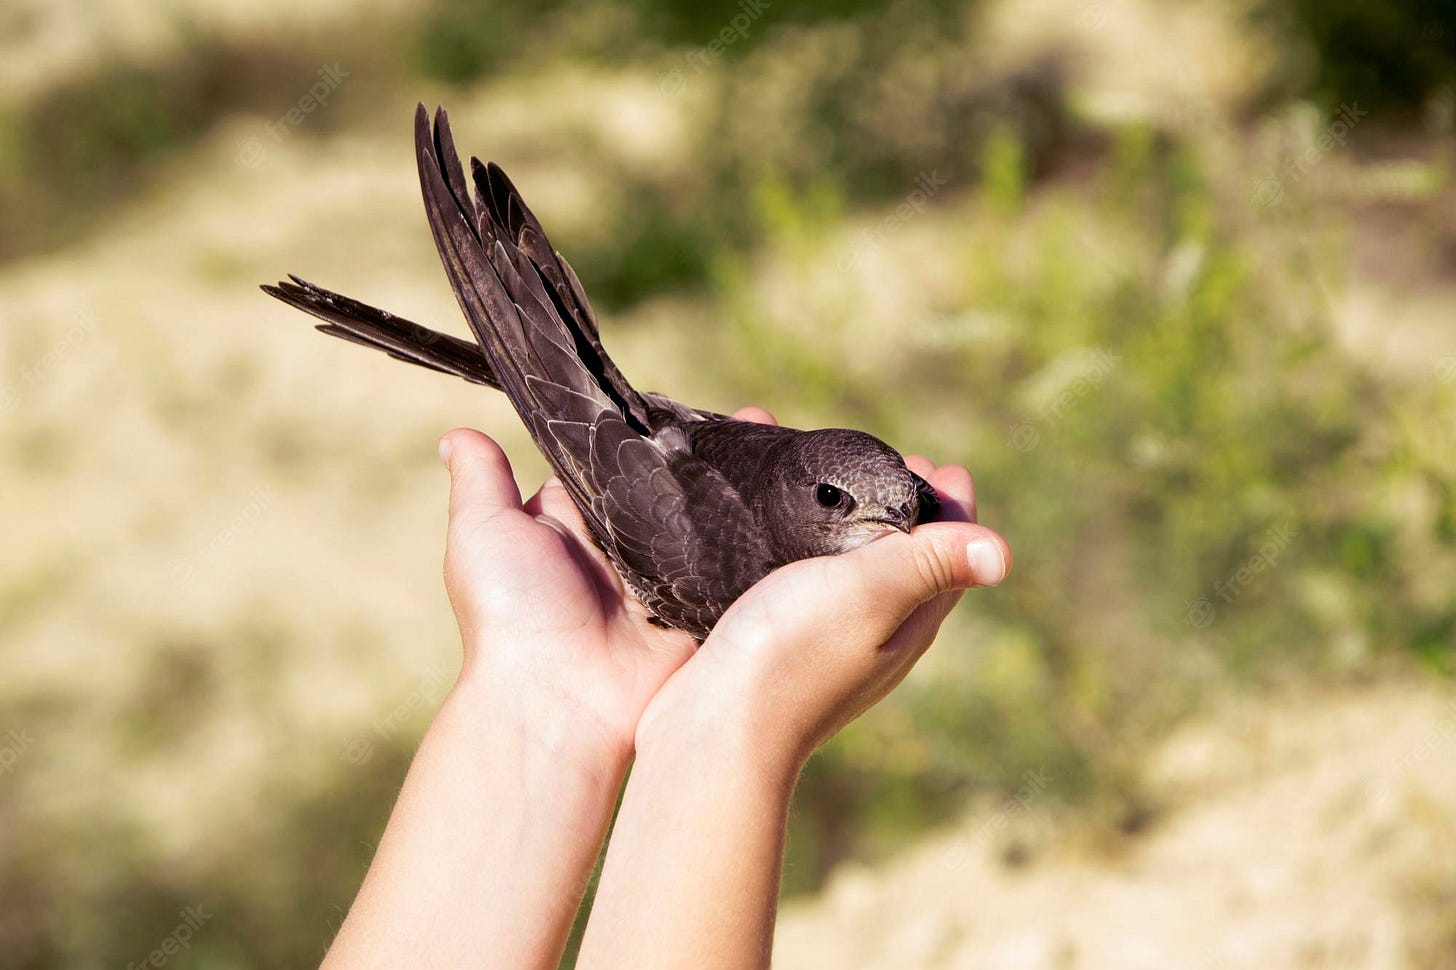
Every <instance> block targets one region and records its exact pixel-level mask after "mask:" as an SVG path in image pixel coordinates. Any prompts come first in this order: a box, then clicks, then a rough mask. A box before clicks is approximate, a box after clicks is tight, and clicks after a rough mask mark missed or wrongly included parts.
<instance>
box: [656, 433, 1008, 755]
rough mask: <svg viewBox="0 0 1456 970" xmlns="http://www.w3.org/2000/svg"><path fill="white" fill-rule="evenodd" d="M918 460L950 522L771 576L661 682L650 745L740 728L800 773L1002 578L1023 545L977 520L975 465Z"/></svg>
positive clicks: (761, 749)
mask: <svg viewBox="0 0 1456 970" xmlns="http://www.w3.org/2000/svg"><path fill="white" fill-rule="evenodd" d="M907 464H909V465H910V467H911V469H912V470H913V471H914V472H916V474H918V475H920V476H921V477H922V478H925V479H926V480H927V481H929V482H930V483H931V484H932V485H934V486H935V488H936V491H937V492H938V493H939V495H940V500H941V505H942V511H941V520H942V521H938V522H932V523H927V524H925V525H921V526H917V527H915V528H914V529H913V530H912V531H911V532H910V534H909V535H905V534H903V533H899V532H893V533H890V534H888V535H886V536H885V537H884V538H881V539H877V540H875V541H873V542H871V543H870V544H868V545H866V546H863V547H861V548H859V549H856V550H854V551H852V552H848V553H845V554H843V555H839V556H826V557H821V558H817V559H806V560H803V561H800V562H794V563H790V564H789V565H787V566H784V567H782V568H780V569H778V570H776V571H775V572H773V573H771V574H770V575H769V576H767V577H765V578H764V579H763V580H762V581H761V582H759V583H758V585H756V586H754V587H753V588H752V589H750V590H749V591H748V592H747V593H745V594H744V595H743V597H742V598H741V599H739V600H738V602H736V603H734V604H733V606H732V607H731V608H729V610H728V611H727V612H726V613H725V614H724V615H723V618H722V619H721V620H719V621H718V625H717V626H716V627H715V628H714V630H713V633H712V635H711V636H709V637H708V639H707V640H706V641H705V642H704V643H703V646H702V648H701V649H700V650H699V651H698V653H697V655H696V656H694V657H693V658H692V660H691V661H689V662H688V663H687V664H686V665H685V666H684V667H683V669H682V670H680V671H679V672H678V673H677V674H675V675H674V676H673V678H672V679H671V680H670V681H668V683H667V684H666V685H665V686H664V688H663V689H662V690H661V691H660V692H659V693H658V696H657V697H656V698H655V699H654V700H653V703H652V705H651V706H650V707H649V708H648V710H647V712H646V713H645V714H644V716H643V720H642V724H641V725H640V726H639V728H638V734H637V740H638V745H639V747H641V746H644V745H650V744H652V743H653V741H654V740H656V739H658V738H660V737H661V735H662V734H663V733H674V734H679V735H681V734H687V735H688V736H692V737H701V738H713V737H716V738H724V737H726V738H727V740H728V743H729V744H730V745H747V746H748V747H749V748H751V750H752V751H754V752H756V753H757V756H760V757H763V758H764V759H765V760H766V761H771V762H773V763H775V764H777V765H779V766H781V767H782V768H784V769H785V770H787V771H791V772H792V771H797V768H798V767H799V765H801V764H802V762H803V761H804V759H806V758H807V757H808V756H809V755H810V754H811V753H812V752H813V750H814V749H815V748H816V747H818V746H819V745H820V744H822V743H823V742H824V741H826V740H827V739H828V738H830V737H831V736H832V735H834V734H835V733H836V732H838V731H839V729H840V728H842V727H844V726H845V725H846V724H848V723H849V722H850V721H852V720H854V718H856V717H858V716H859V715H860V714H861V713H863V712H864V711H865V710H867V709H868V708H869V707H870V706H872V705H873V704H875V703H876V702H878V701H879V700H880V699H881V698H883V697H884V696H885V695H886V694H888V693H889V692H890V690H891V689H893V688H894V687H895V686H896V685H897V684H899V683H900V681H901V680H903V679H904V678H905V675H906V674H908V673H909V672H910V668H911V667H913V666H914V665H915V662H916V661H917V660H919V659H920V657H921V655H922V654H923V653H924V652H925V650H926V649H927V648H928V647H929V646H930V643H931V641H932V640H934V639H935V634H936V631H937V630H938V629H939V628H940V624H941V622H942V621H944V619H945V617H946V615H947V614H948V613H949V612H950V610H951V608H952V607H953V606H955V604H956V602H957V601H958V600H959V599H960V597H961V593H962V591H964V590H965V589H968V588H970V587H972V586H995V585H996V584H998V583H1000V582H1001V580H1002V579H1003V578H1004V577H1005V575H1006V571H1007V570H1008V569H1009V568H1010V565H1011V550H1010V547H1009V546H1008V545H1007V543H1006V540H1005V539H1003V538H1001V536H999V535H997V534H996V533H995V532H992V531H991V530H990V529H987V528H984V527H982V526H978V525H973V524H972V522H973V521H974V519H975V491H974V486H973V484H972V482H971V476H970V473H969V472H967V471H966V470H965V469H964V468H961V467H959V466H957V465H945V466H942V467H940V468H936V467H935V466H934V465H932V464H931V463H930V462H929V461H927V460H926V459H924V458H916V457H912V458H909V459H907Z"/></svg>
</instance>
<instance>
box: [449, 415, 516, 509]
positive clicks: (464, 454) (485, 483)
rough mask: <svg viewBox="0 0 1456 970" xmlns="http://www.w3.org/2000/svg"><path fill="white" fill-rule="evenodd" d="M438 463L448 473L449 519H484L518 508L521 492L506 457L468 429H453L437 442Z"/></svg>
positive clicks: (483, 438) (495, 446)
mask: <svg viewBox="0 0 1456 970" xmlns="http://www.w3.org/2000/svg"><path fill="white" fill-rule="evenodd" d="M440 460H441V461H443V462H444V463H445V467H446V468H448V469H449V470H450V518H451V519H452V520H453V519H455V518H457V517H458V516H460V515H462V514H470V515H480V516H488V515H494V514H495V513H496V512H501V511H504V510H508V509H519V508H520V507H521V492H520V489H518V488H516V480H515V478H514V477H513V476H512V475H511V463H510V461H509V460H507V459H506V453H505V452H504V451H502V450H501V446H500V445H498V444H496V443H495V442H494V441H493V440H491V439H490V438H488V437H486V436H485V435H483V434H481V433H480V432H479V431H474V430H472V429H470V428H456V429H455V430H453V431H449V432H446V433H445V436H444V437H443V438H441V439H440Z"/></svg>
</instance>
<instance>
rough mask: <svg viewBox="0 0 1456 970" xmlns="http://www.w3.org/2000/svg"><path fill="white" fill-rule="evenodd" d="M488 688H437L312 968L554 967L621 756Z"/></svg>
mask: <svg viewBox="0 0 1456 970" xmlns="http://www.w3.org/2000/svg"><path fill="white" fill-rule="evenodd" d="M494 693H495V692H494V691H493V690H492V688H491V685H490V684H486V683H477V682H474V681H471V680H469V679H466V680H463V681H462V683H461V684H459V685H458V686H456V688H455V689H454V690H453V691H452V692H451V694H450V695H449V697H448V698H447V699H446V701H445V704H444V706H443V707H442V708H441V710H440V713H439V714H438V715H437V716H436V718H435V720H434V722H433V723H432V724H431V725H430V728H429V731H428V732H427V733H426V735H425V739H424V742H423V743H422V744H421V746H420V749H419V752H418V753H417V754H416V755H415V760H414V764H413V765H411V767H410V771H409V775H408V777H407V778H406V780H405V784H404V789H403V791H401V793H400V797H399V801H398V803H397V804H396V806H395V809H394V814H393V815H392V817H391V818H390V821H389V826H388V828H387V829H386V831H385V833H384V838H383V839H382V841H381V842H380V845H379V851H378V853H377V854H376V855H375V858H374V862H373V864H372V865H371V866H370V868H369V875H368V877H367V878H366V879H365V881H364V885H363V888H362V889H361V890H360V892H359V897H358V899H357V900H356V901H355V903H354V906H353V908H352V909H350V911H349V916H348V919H347V920H346V921H345V923H344V926H343V928H342V929H341V930H340V932H339V935H338V937H337V939H336V940H335V941H334V945H333V948H332V949H331V950H330V951H329V954H328V957H327V959H326V960H325V961H324V967H326V968H330V970H333V968H352V967H381V968H382V967H390V968H394V967H405V966H409V967H442V968H455V967H502V968H512V970H516V968H522V970H524V968H537V967H539V968H552V967H555V966H556V965H557V961H558V960H559V959H560V957H561V949H562V946H563V944H564V942H565V940H566V936H567V933H568V931H569V930H570V928H571V922H572V919H573V918H574V916H575V914H576V909H577V906H578V904H579V903H580V901H581V896H582V893H583V892H584V891H585V889H586V876H587V874H588V873H589V872H590V870H591V867H592V863H593V862H594V861H595V859H596V855H597V851H598V848H599V846H600V845H601V840H602V835H603V832H604V830H605V828H606V825H607V822H608V820H609V817H610V813H611V809H612V804H613V802H614V800H615V796H616V792H617V786H618V784H619V783H620V779H621V775H622V771H623V769H624V768H625V765H624V764H623V763H622V760H621V759H620V757H619V756H617V754H616V753H614V752H610V751H601V750H593V748H592V744H591V743H590V740H589V737H588V736H587V735H584V734H574V733H573V732H571V731H569V730H562V731H559V732H557V736H555V737H550V736H546V735H544V734H543V733H541V731H540V730H539V727H535V728H533V727H531V726H530V725H529V724H527V723H526V722H524V721H523V720H522V719H521V717H520V712H519V711H514V710H512V706H513V705H512V703H511V702H510V700H509V699H507V698H502V697H500V696H493V694H494ZM563 727H564V725H563Z"/></svg>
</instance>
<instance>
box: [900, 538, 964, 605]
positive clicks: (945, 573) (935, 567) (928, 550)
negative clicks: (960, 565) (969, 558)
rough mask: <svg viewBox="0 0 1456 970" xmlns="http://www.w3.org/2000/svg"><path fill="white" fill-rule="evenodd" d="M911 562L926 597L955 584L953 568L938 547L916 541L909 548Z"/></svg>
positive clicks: (950, 587)
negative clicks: (910, 548)
mask: <svg viewBox="0 0 1456 970" xmlns="http://www.w3.org/2000/svg"><path fill="white" fill-rule="evenodd" d="M910 561H911V564H912V566H913V567H914V570H915V575H916V578H917V579H918V580H919V582H920V585H921V587H922V588H923V589H924V591H925V593H926V595H927V598H928V597H929V596H933V595H935V594H936V593H941V592H944V591H946V590H948V589H952V588H954V586H955V570H954V569H953V568H952V567H951V565H950V563H948V562H947V561H946V558H945V556H943V555H942V554H941V552H940V550H939V549H938V548H936V547H935V546H933V545H930V544H929V543H925V544H919V543H917V544H916V545H915V546H914V547H913V548H912V550H911V560H910Z"/></svg>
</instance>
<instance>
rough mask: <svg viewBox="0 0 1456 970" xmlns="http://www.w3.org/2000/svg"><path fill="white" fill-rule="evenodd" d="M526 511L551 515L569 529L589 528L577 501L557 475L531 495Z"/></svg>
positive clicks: (540, 514)
mask: <svg viewBox="0 0 1456 970" xmlns="http://www.w3.org/2000/svg"><path fill="white" fill-rule="evenodd" d="M526 511H529V513H530V514H533V516H550V517H552V518H556V520H558V521H561V523H562V524H565V526H566V527H569V529H574V530H577V532H582V533H584V532H585V530H587V523H585V521H582V518H581V510H579V508H577V502H574V501H571V495H569V494H566V486H565V485H562V484H561V479H559V478H556V476H555V475H552V476H550V478H547V479H546V482H545V484H543V485H542V486H540V489H539V491H537V492H536V494H534V495H531V497H530V500H529V501H527V502H526Z"/></svg>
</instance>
